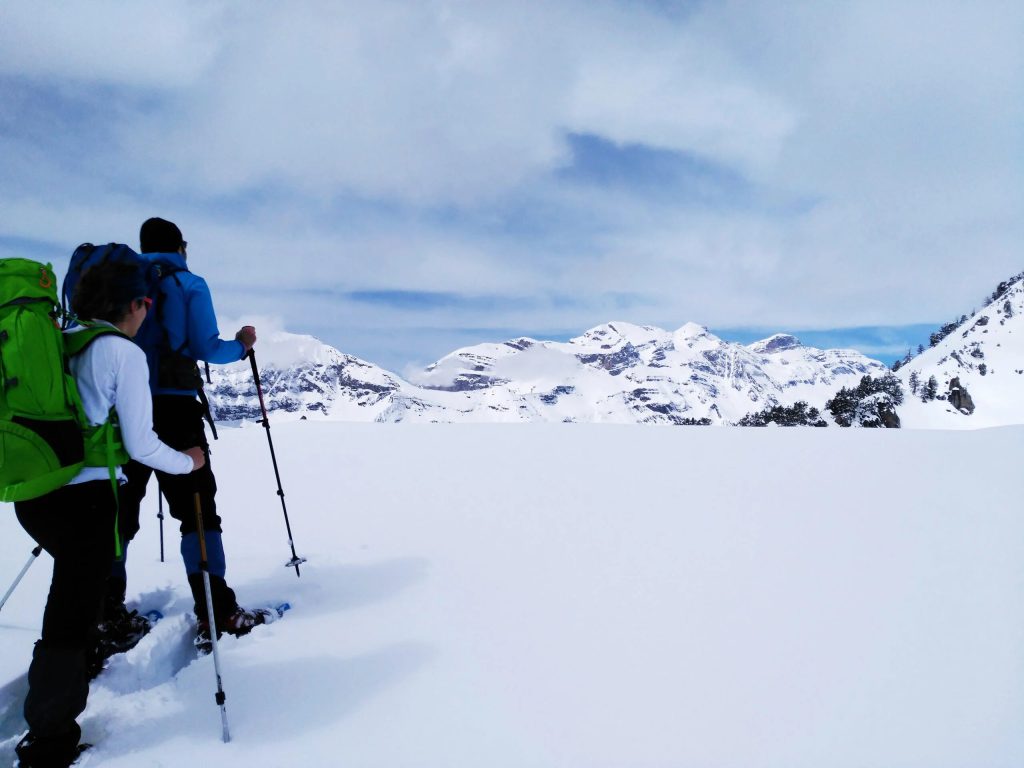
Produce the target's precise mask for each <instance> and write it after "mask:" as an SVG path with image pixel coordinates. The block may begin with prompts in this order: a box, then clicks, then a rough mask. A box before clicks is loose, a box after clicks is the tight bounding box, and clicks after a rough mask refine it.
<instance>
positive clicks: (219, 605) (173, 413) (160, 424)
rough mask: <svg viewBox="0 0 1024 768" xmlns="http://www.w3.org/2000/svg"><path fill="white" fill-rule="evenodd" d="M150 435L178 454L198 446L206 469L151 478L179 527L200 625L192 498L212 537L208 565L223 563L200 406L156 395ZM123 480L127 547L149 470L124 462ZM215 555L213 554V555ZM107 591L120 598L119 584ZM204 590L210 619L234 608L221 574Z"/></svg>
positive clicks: (202, 612) (202, 611)
mask: <svg viewBox="0 0 1024 768" xmlns="http://www.w3.org/2000/svg"><path fill="white" fill-rule="evenodd" d="M153 430H154V431H155V432H156V434H157V436H158V437H159V438H160V439H161V440H163V441H164V442H165V443H167V445H169V446H171V448H174V449H176V450H179V451H183V450H185V449H187V448H192V447H194V446H197V445H198V446H201V447H202V448H203V451H204V453H205V454H206V464H204V465H203V468H202V469H199V470H197V471H195V472H192V473H190V474H187V475H169V474H167V473H166V472H159V471H158V472H156V479H157V483H158V485H159V487H160V492H161V493H162V494H163V495H164V498H165V499H167V504H168V508H169V512H170V515H171V517H173V518H174V519H175V520H177V521H178V523H179V529H180V531H181V535H182V537H183V538H182V557H183V559H184V561H185V571H186V573H187V574H188V583H189V587H191V589H192V597H193V599H194V601H195V613H196V616H198V617H199V618H200V619H203V620H205V619H206V618H207V617H206V591H205V588H204V586H203V577H202V573H201V572H200V571H199V562H198V555H195V556H193V552H198V546H197V545H196V544H195V540H196V538H197V536H196V533H197V528H196V507H195V494H196V493H198V494H199V502H200V505H201V508H202V512H203V530H204V531H208V532H214V533H216V534H218V535H216V536H208V537H207V542H206V543H207V548H208V550H209V553H210V558H209V559H210V562H211V569H212V564H213V563H215V562H216V561H217V560H218V556H219V559H220V561H221V562H223V549H221V548H220V536H219V534H220V532H221V519H220V516H219V515H218V514H217V501H216V495H217V480H216V478H215V477H214V476H213V468H212V467H211V465H210V444H209V443H208V442H207V440H206V428H205V425H204V423H203V406H202V404H201V403H200V402H199V401H198V400H196V399H195V398H193V397H189V396H187V395H157V396H155V397H154V398H153ZM124 473H125V476H126V477H127V478H128V482H127V484H126V485H124V486H122V488H121V513H120V521H119V524H120V529H121V536H122V539H123V540H124V541H125V542H128V541H130V540H131V539H132V538H133V537H134V536H135V534H136V533H137V532H138V530H139V510H140V507H141V504H142V499H143V498H145V496H146V486H147V485H148V483H149V479H150V476H151V475H152V474H153V473H154V470H153V469H150V468H149V467H147V466H145V465H144V464H140V463H138V462H137V461H130V462H128V464H126V465H125V467H124ZM218 550H219V552H218ZM111 588H112V590H113V589H120V590H121V599H122V600H123V598H124V583H123V582H122V583H120V584H113V583H112V584H111ZM210 589H211V591H212V592H213V610H214V614H215V617H225V616H228V615H230V614H231V613H232V612H233V611H234V610H235V609H236V608H237V607H238V603H237V601H236V600H235V593H234V591H233V590H232V589H231V588H230V587H229V586H228V585H227V582H226V581H225V580H224V577H223V575H222V574H217V573H215V572H212V571H211V573H210Z"/></svg>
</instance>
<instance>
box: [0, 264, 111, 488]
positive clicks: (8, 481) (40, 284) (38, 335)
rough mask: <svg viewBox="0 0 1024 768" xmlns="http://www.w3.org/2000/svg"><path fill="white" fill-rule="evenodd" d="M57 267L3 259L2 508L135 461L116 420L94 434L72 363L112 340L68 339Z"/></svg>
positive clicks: (101, 329) (90, 332)
mask: <svg viewBox="0 0 1024 768" xmlns="http://www.w3.org/2000/svg"><path fill="white" fill-rule="evenodd" d="M56 284H57V281H56V278H55V277H54V274H53V267H52V266H51V265H49V264H46V265H45V266H44V265H43V264H40V263H38V262H35V261H30V260H28V259H0V501H8V502H11V501H26V500H28V499H34V498H37V497H39V496H42V495H44V494H46V493H49V492H50V491H54V490H56V489H57V488H60V487H61V486H63V485H65V484H66V483H67V482H68V481H69V480H71V479H72V478H73V477H74V476H75V475H77V474H78V473H79V471H80V470H81V469H82V468H83V467H84V466H107V467H109V468H110V474H111V478H112V483H114V485H115V490H116V481H115V480H114V479H113V478H114V467H115V466H116V465H118V464H123V463H124V462H125V461H127V459H128V456H127V453H126V452H125V450H124V446H123V444H122V442H121V439H120V437H121V436H120V430H119V429H118V427H117V423H116V414H114V412H113V409H111V418H110V419H108V420H107V422H106V423H104V424H102V425H100V426H98V427H91V426H89V424H88V421H87V420H86V418H85V413H84V411H83V409H82V401H81V398H80V397H79V395H78V387H77V386H76V385H75V380H74V378H72V376H71V374H70V371H69V368H68V360H69V357H70V355H72V354H76V353H78V352H81V351H82V350H84V349H85V347H86V346H87V345H88V343H89V342H91V341H92V340H93V339H95V338H96V337H97V336H99V335H101V334H104V333H120V331H118V330H116V329H114V328H110V327H108V326H97V327H95V328H89V329H86V330H83V331H79V332H77V333H74V334H67V335H65V334H63V333H61V330H60V327H59V326H58V323H57V320H58V318H59V316H60V311H61V310H60V302H59V301H58V299H57V289H56Z"/></svg>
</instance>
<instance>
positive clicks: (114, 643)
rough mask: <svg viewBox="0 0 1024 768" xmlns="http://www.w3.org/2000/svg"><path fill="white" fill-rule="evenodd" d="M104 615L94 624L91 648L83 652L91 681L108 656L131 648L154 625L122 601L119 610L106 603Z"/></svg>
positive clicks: (101, 669) (100, 669) (101, 668)
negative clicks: (101, 619) (129, 608)
mask: <svg viewBox="0 0 1024 768" xmlns="http://www.w3.org/2000/svg"><path fill="white" fill-rule="evenodd" d="M104 614H105V618H104V619H103V621H101V622H100V623H99V624H97V625H96V631H95V635H94V638H93V647H92V648H91V649H90V650H89V651H88V652H87V653H86V667H87V673H88V675H89V679H90V680H93V679H95V677H96V676H97V675H99V673H100V672H102V671H103V668H104V666H105V665H106V661H107V659H109V658H110V657H111V656H113V655H114V654H117V653H124V652H126V651H130V650H131V649H132V648H134V647H135V646H136V645H138V644H139V641H140V640H141V639H142V638H143V637H145V636H146V635H147V634H149V630H151V629H152V628H153V624H152V622H151V621H150V620H149V619H147V618H146V617H145V616H142V615H140V614H139V612H138V611H129V610H128V609H127V608H125V607H124V605H123V604H121V605H120V606H119V609H118V608H112V607H111V606H109V605H108V606H107V607H106V609H105V610H104Z"/></svg>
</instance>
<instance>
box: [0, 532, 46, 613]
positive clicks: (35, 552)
mask: <svg viewBox="0 0 1024 768" xmlns="http://www.w3.org/2000/svg"><path fill="white" fill-rule="evenodd" d="M42 551H43V545H42V544H39V545H37V546H36V548H35V549H33V550H32V556H31V557H29V559H28V562H27V563H25V567H24V568H22V569H21V573H19V574H18V577H17V578H16V579H15V580H14V583H13V584H11V588H10V589H8V590H7V594H6V595H4V599H3V600H0V611H2V610H3V609H4V606H5V605H6V604H7V598H9V597H10V596H11V595H12V594H14V590H15V589H17V587H18V585H19V584H20V583H21V580H22V579H23V578H25V574H26V573H28V569H29V568H31V567H32V563H34V562H35V561H36V558H37V557H39V553H40V552H42Z"/></svg>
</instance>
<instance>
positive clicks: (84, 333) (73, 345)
mask: <svg viewBox="0 0 1024 768" xmlns="http://www.w3.org/2000/svg"><path fill="white" fill-rule="evenodd" d="M110 335H114V336H120V337H121V338H124V339H128V341H131V338H130V337H129V336H128V334H126V333H125V332H124V331H122V330H120V329H118V328H111V327H110V326H109V325H87V326H86V327H85V329H84V330H81V331H75V332H74V333H65V334H64V350H65V351H66V352H67V354H68V357H74V356H75V355H80V354H82V352H84V351H85V350H86V349H87V348H88V347H89V345H90V344H92V343H93V342H94V341H96V339H98V338H99V337H100V336H110Z"/></svg>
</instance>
